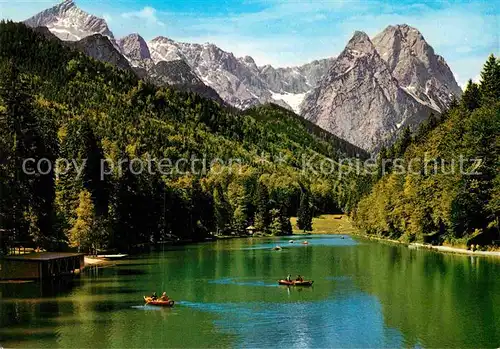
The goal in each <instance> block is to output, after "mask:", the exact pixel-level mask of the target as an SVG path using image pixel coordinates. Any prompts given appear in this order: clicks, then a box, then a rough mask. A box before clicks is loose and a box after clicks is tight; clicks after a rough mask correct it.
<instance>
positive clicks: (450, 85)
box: [372, 24, 462, 112]
mask: <svg viewBox="0 0 500 349" xmlns="http://www.w3.org/2000/svg"><path fill="white" fill-rule="evenodd" d="M372 42H373V44H374V46H375V48H376V50H377V52H379V54H380V56H381V57H382V59H384V60H385V61H386V62H387V64H388V67H389V69H390V70H391V73H392V75H393V76H394V77H395V78H396V79H397V80H398V82H399V84H400V86H401V87H403V88H404V89H405V90H406V91H407V92H408V93H410V94H412V95H413V96H414V97H415V98H417V99H418V100H419V101H420V102H422V103H424V104H427V105H429V106H431V107H432V108H433V109H435V110H436V111H438V112H441V111H443V110H444V109H446V107H447V105H448V104H449V103H450V102H451V100H452V99H453V98H454V97H459V96H460V95H461V93H462V90H461V89H460V87H459V86H458V84H457V82H456V80H455V78H454V76H453V73H452V72H451V69H450V68H449V67H448V65H447V64H446V62H445V61H444V59H442V57H441V56H439V55H436V54H435V52H434V49H433V48H432V46H431V45H429V44H428V43H427V41H426V40H425V38H424V36H423V35H422V34H421V33H420V32H419V31H418V30H417V29H416V28H413V27H411V26H409V25H407V24H400V25H396V26H388V27H387V28H386V29H385V30H384V31H382V32H381V33H380V34H378V35H377V36H375V37H374V38H373V39H372Z"/></svg>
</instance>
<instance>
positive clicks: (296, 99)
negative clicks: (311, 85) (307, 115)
mask: <svg viewBox="0 0 500 349" xmlns="http://www.w3.org/2000/svg"><path fill="white" fill-rule="evenodd" d="M269 92H271V96H272V98H273V99H274V100H276V101H278V100H282V101H283V102H285V103H286V104H288V105H289V106H290V107H291V108H292V110H293V111H294V112H295V113H297V114H300V105H301V104H302V101H303V100H304V98H305V96H306V94H307V93H288V92H285V93H276V92H273V91H271V90H269Z"/></svg>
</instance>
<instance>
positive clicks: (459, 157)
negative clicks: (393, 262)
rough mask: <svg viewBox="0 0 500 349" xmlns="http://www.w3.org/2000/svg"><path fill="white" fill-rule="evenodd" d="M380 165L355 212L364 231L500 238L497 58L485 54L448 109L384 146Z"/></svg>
mask: <svg viewBox="0 0 500 349" xmlns="http://www.w3.org/2000/svg"><path fill="white" fill-rule="evenodd" d="M395 159H399V160H398V161H396V160H395ZM383 163H385V166H383V165H382V164H383ZM378 165H379V171H378V174H377V175H376V177H377V178H378V181H377V182H376V183H375V184H374V186H373V188H372V189H371V192H370V194H369V195H367V196H366V197H364V198H363V199H362V200H361V201H360V203H359V205H358V207H357V209H356V210H354V211H355V212H354V216H355V219H356V222H357V224H358V226H359V227H360V228H362V229H363V230H364V231H367V232H368V233H370V234H376V235H378V236H382V237H389V238H393V239H401V240H404V241H428V242H432V243H443V242H447V243H455V244H465V243H474V242H476V243H479V244H491V243H492V241H494V240H500V231H499V228H500V218H499V217H500V171H499V169H500V60H499V59H498V58H496V57H495V56H493V55H491V56H490V57H489V58H488V60H487V62H486V63H485V65H484V68H483V71H482V73H481V81H480V83H474V82H472V81H469V83H468V85H467V87H466V89H465V91H464V93H463V95H462V97H461V100H460V101H457V102H456V103H454V104H453V105H452V106H451V107H450V109H449V110H448V111H446V112H445V113H443V114H442V115H441V116H436V115H431V117H430V118H429V120H428V121H427V122H426V123H424V124H422V125H421V127H420V129H419V130H418V131H417V132H416V133H415V134H414V135H413V136H412V134H411V132H410V131H409V130H406V131H405V132H404V133H403V135H402V137H401V138H400V139H399V140H398V141H397V142H396V143H395V144H394V145H393V146H392V147H390V148H389V149H385V148H384V149H382V150H381V152H380V154H379V157H378Z"/></svg>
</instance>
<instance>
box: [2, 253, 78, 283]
mask: <svg viewBox="0 0 500 349" xmlns="http://www.w3.org/2000/svg"><path fill="white" fill-rule="evenodd" d="M84 266H85V261H84V254H83V253H63V252H39V253H29V254H24V255H11V256H5V257H3V258H2V259H0V280H43V279H46V278H57V277H60V276H63V275H71V274H74V273H75V272H79V271H80V270H82V269H83V268H84Z"/></svg>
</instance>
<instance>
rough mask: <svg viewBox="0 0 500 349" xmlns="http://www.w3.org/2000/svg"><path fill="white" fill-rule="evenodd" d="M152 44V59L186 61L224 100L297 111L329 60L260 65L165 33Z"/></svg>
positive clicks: (246, 106)
mask: <svg viewBox="0 0 500 349" xmlns="http://www.w3.org/2000/svg"><path fill="white" fill-rule="evenodd" d="M149 47H150V50H151V57H152V59H153V61H155V62H156V63H158V62H159V61H172V60H178V59H182V60H184V61H186V63H188V64H189V66H190V67H191V68H192V69H193V71H194V72H195V73H196V75H197V76H199V77H200V78H201V79H202V80H203V82H204V83H205V84H206V85H208V86H211V87H212V88H213V89H214V90H216V91H217V92H218V93H219V95H220V96H221V97H222V99H224V101H226V102H227V103H228V104H230V105H233V106H235V107H238V108H241V109H246V108H248V107H251V106H254V105H257V104H263V103H268V102H273V103H276V104H279V105H281V106H284V107H286V108H289V109H293V110H295V111H296V112H298V105H299V104H300V102H301V101H302V99H303V97H304V96H305V93H306V92H308V91H310V90H311V89H312V88H313V87H314V86H315V85H316V83H317V81H318V80H319V76H321V75H323V74H324V73H325V72H326V71H327V69H328V66H329V63H330V60H321V61H314V62H312V63H309V64H306V65H304V66H302V67H295V68H279V69H275V68H273V67H271V66H269V65H267V66H264V67H258V66H257V64H256V63H255V61H254V59H253V58H252V57H250V56H245V57H242V58H236V57H235V56H234V55H233V54H232V53H229V52H225V51H223V50H221V49H220V48H219V47H217V46H215V45H213V44H203V45H200V44H189V43H180V42H176V41H174V40H171V39H168V38H165V37H158V38H156V39H154V40H152V41H151V42H150V43H149ZM297 100H298V102H296V101H297ZM294 107H295V108H294Z"/></svg>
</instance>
